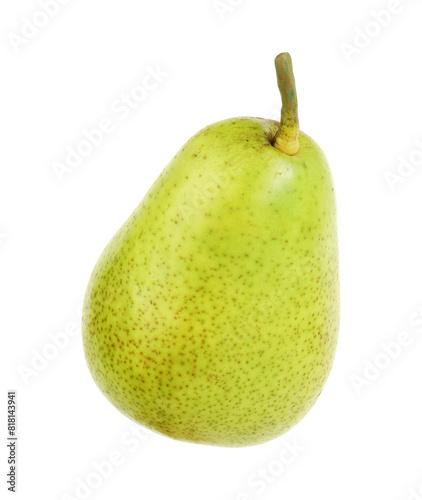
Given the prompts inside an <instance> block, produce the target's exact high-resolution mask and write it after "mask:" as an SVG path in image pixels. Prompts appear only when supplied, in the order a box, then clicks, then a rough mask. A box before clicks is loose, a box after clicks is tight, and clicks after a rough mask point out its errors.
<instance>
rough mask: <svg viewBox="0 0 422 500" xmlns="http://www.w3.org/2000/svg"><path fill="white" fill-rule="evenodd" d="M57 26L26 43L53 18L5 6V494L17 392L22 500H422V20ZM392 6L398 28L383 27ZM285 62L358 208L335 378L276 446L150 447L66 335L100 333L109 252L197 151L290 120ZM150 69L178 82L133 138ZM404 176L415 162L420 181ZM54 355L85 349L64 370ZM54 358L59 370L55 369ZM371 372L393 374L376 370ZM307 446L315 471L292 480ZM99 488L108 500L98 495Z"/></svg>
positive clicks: (141, 13)
mask: <svg viewBox="0 0 422 500" xmlns="http://www.w3.org/2000/svg"><path fill="white" fill-rule="evenodd" d="M63 3H66V2H65V1H63ZM57 5H58V4H57ZM224 6H226V8H225V9H224ZM57 8H58V12H57V14H56V15H54V16H50V17H49V18H48V19H47V22H46V25H45V26H44V27H41V28H37V27H35V34H34V32H33V33H32V38H26V39H24V40H23V41H22V39H20V41H19V42H16V40H19V38H18V36H22V30H24V29H25V28H24V27H25V26H26V22H25V21H24V20H23V18H27V19H29V20H31V19H33V17H34V16H37V15H38V17H36V19H37V23H38V24H40V23H41V24H42V23H43V22H44V21H45V16H44V18H43V16H42V15H41V16H40V15H39V12H40V11H41V8H40V5H39V3H38V1H37V0H19V1H13V2H5V1H3V2H2V3H1V7H0V19H1V21H0V30H1V33H0V34H1V42H0V53H1V81H0V85H1V89H0V109H1V114H0V120H1V147H0V190H1V192H0V235H1V236H0V262H1V264H0V265H1V279H0V284H1V292H0V293H1V296H0V304H1V334H2V335H1V342H2V347H1V367H2V370H4V372H2V373H3V375H2V377H1V378H2V389H1V393H0V399H1V400H2V404H1V411H2V416H1V417H0V422H1V428H0V434H1V435H2V436H4V439H3V441H2V442H3V445H2V452H1V463H2V471H4V472H3V475H2V480H1V482H2V483H1V485H0V487H1V490H2V494H3V493H4V492H7V485H6V476H5V474H6V458H7V450H6V444H5V443H6V441H5V439H6V431H7V429H6V394H7V390H12V389H14V390H16V391H17V394H18V413H19V420H18V423H19V448H18V451H19V470H18V474H19V477H18V494H17V497H18V498H22V499H28V500H29V499H31V500H38V499H42V500H44V499H61V500H62V499H69V498H73V499H75V498H101V499H104V500H108V499H113V500H114V499H116V498H125V499H128V500H133V499H141V498H148V499H150V500H155V499H167V498H180V499H185V500H194V499H195V500H197V499H198V498H200V499H201V500H211V499H212V500H246V499H248V500H249V499H250V500H254V499H257V498H259V499H280V498H285V499H289V500H305V499H308V498H324V499H325V500H338V499H339V498H341V499H342V500H349V499H350V500H351V499H353V500H355V499H356V498H359V499H360V500H369V499H370V500H373V499H382V500H405V499H410V498H413V499H418V498H422V460H421V449H422V431H421V422H422V404H421V386H422V363H421V355H422V342H421V337H422V325H421V324H419V325H418V323H422V309H418V308H420V307H421V306H422V290H421V283H422V259H421V255H422V228H421V214H422V196H421V189H422V166H420V164H421V163H422V152H421V151H422V124H421V119H420V117H421V116H422V98H421V88H422V85H421V83H422V73H421V44H422V31H421V28H420V19H421V15H422V5H421V2H420V1H418V0H415V1H413V2H411V1H410V0H403V1H402V2H401V3H399V4H398V6H397V4H392V5H390V4H389V3H388V1H386V0H383V1H378V0H377V1H375V0H370V1H368V0H353V1H348V2H344V1H343V2H339V1H338V0H336V1H335V0H319V1H318V2H315V1H314V0H306V1H297V2H280V1H275V0H260V1H258V0H244V1H243V2H242V1H240V0H230V1H229V0H222V1H221V2H220V8H219V9H217V8H216V5H215V2H213V0H206V1H205V0H201V1H198V0H179V1H171V0H162V1H157V2H152V1H149V2H146V1H140V0H119V1H118V2H117V1H104V0H90V1H81V0H69V1H68V2H67V3H66V5H60V6H58V7H57ZM388 8H390V10H392V11H394V14H391V15H390V17H388V15H385V14H384V15H382V16H381V18H380V17H379V18H378V19H379V20H378V21H374V16H376V13H377V12H380V11H381V10H385V9H388ZM372 11H374V12H375V13H374V12H372ZM41 12H42V11H41ZM371 12H372V13H371ZM37 13H38V14H37ZM380 19H381V21H382V22H383V24H384V26H380V22H381V21H380ZM359 29H360V30H363V32H365V30H366V31H367V32H368V33H370V38H366V39H365V35H362V32H360V31H358V30H359ZM33 30H34V28H33ZM28 31H29V35H31V31H30V28H28V27H27V28H26V32H25V33H26V35H28ZM355 38H356V40H354V39H355ZM345 44H349V45H345ZM356 44H357V45H359V47H357V45H356ZM353 47H354V49H353ZM282 51H289V52H290V53H291V55H292V57H293V63H294V68H295V75H296V82H297V90H298V97H299V111H300V121H301V129H302V130H303V131H304V132H306V133H308V134H309V135H311V136H312V137H313V138H314V139H315V140H316V141H317V142H318V143H319V144H320V146H321V147H322V149H323V150H324V151H325V153H326V155H327V157H328V159H329V161H330V164H331V167H332V171H333V175H334V179H335V185H336V191H337V200H338V225H339V239H340V258H341V285H342V286H341V291H342V320H341V330H340V341H339V347H338V352H337V357H336V361H335V365H334V369H333V371H332V373H331V376H330V378H329V381H328V383H327V385H326V387H325V390H324V391H323V393H322V395H321V397H320V399H319V401H318V402H317V404H316V405H315V407H314V408H313V409H312V411H311V412H310V413H309V414H308V415H307V416H306V418H305V419H304V420H303V421H302V422H301V423H300V424H299V425H297V426H296V427H295V428H294V429H292V430H291V431H290V432H289V433H287V434H286V435H284V436H282V437H280V438H279V439H276V440H274V441H272V442H269V443H267V444H264V445H260V446H255V447H250V448H240V449H225V448H216V447H208V446H198V445H194V444H187V443H180V442H177V441H173V440H170V439H168V438H165V437H161V436H158V435H155V434H150V435H148V436H147V437H145V436H144V435H143V434H142V433H141V435H140V438H133V437H132V438H131V440H129V438H128V434H127V433H128V432H131V431H133V430H134V429H135V430H136V426H134V425H133V424H132V423H131V422H130V421H129V420H127V419H126V418H125V417H124V416H123V415H121V414H120V413H119V412H118V411H117V410H115V409H114V407H112V405H111V404H110V403H108V401H107V400H106V399H105V398H104V396H103V395H102V394H101V393H100V391H99V390H98V389H97V388H96V386H95V385H94V382H93V381H92V379H91V376H90V374H89V372H88V370H87V368H86V365H85V361H84V358H83V352H82V345H81V336H80V332H79V331H76V332H74V331H73V336H69V335H68V334H67V333H63V332H65V329H67V331H68V332H70V333H72V328H73V327H72V323H75V324H76V325H77V327H78V328H79V323H80V313H79V311H80V303H81V301H82V299H83V295H84V291H85V287H86V285H87V281H88V278H89V276H90V273H91V270H92V268H93V266H94V264H95V261H96V259H97V258H98V256H99V255H100V253H101V251H102V249H103V247H104V246H105V245H106V243H107V242H108V240H109V239H110V238H111V237H112V236H113V234H114V233H115V231H116V230H117V229H118V228H119V227H120V225H121V224H122V223H123V222H124V221H125V219H126V218H127V217H128V216H129V214H130V213H131V212H132V210H133V209H134V208H135V207H136V205H137V204H138V203H139V202H140V201H141V199H142V197H143V196H144V194H145V193H146V191H147V190H148V189H149V187H150V185H151V184H152V183H153V181H154V180H155V178H156V177H157V176H158V174H159V173H160V172H161V170H162V169H163V168H164V166H165V165H166V164H167V162H168V161H169V160H170V159H171V157H172V156H173V155H174V154H175V152H176V151H177V150H178V149H179V148H180V147H181V146H182V145H183V143H184V142H185V141H186V140H187V139H188V138H189V137H190V136H191V135H193V134H194V133H195V132H196V131H197V130H199V129H200V128H202V127H204V126H205V125H207V124H209V123H212V122H214V121H218V120H220V119H223V118H228V117H233V116H244V115H248V116H260V117H268V118H275V119H277V118H278V114H279V109H280V97H279V94H278V90H277V84H276V77H275V71H274V66H273V60H274V57H275V56H276V55H277V54H278V53H279V52H282ZM148 67H149V68H150V69H151V68H153V69H156V68H159V69H160V71H161V72H165V73H167V76H166V77H164V78H163V81H162V82H161V83H160V84H159V85H158V86H157V88H156V89H154V90H148V91H147V93H146V97H145V99H144V100H143V101H142V102H141V103H140V104H139V106H138V108H137V109H133V110H132V111H131V113H130V114H129V116H127V117H126V118H125V119H122V116H121V115H119V114H118V113H116V112H113V111H112V104H113V102H115V101H116V100H117V101H119V100H120V99H121V98H122V94H123V93H125V92H130V91H131V90H132V89H133V87H135V86H136V85H139V84H142V81H143V79H144V78H145V75H146V74H147V71H148V69H147V68H148ZM122 113H123V112H122ZM105 117H109V118H110V120H111V122H112V125H113V127H114V129H113V132H112V133H110V134H108V135H106V137H105V138H104V141H103V142H102V144H100V145H98V146H96V147H95V148H93V151H92V153H91V154H90V155H88V156H86V157H85V158H84V159H83V161H81V162H80V164H79V165H78V166H76V167H75V168H74V169H73V170H71V171H70V172H67V173H65V174H64V175H62V176H61V177H60V178H59V176H57V175H56V173H55V171H54V169H53V162H64V160H65V157H66V150H67V148H68V146H71V147H76V145H77V144H78V143H79V142H80V141H81V140H82V139H83V130H84V129H86V130H91V129H93V128H96V127H98V126H99V123H100V122H101V120H102V119H104V118H105ZM417 140H419V145H418V144H417V143H416V142H415V141H417ZM403 159H404V160H407V161H409V162H410V163H409V164H408V166H407V167H403V166H402V167H400V168H399V166H400V164H403V165H404V163H403ZM399 170H400V173H398V172H399ZM391 174H395V175H396V176H398V177H393V176H392V175H391ZM388 176H389V177H388ZM387 177H388V179H389V180H388V179H387ZM392 179H393V180H392ZM401 332H407V334H408V337H407V338H408V342H407V345H406V346H405V347H401V348H400V349H401V351H400V352H399V353H398V354H397V355H395V358H396V359H391V356H390V357H387V355H385V354H382V353H384V352H385V351H384V349H385V345H386V344H391V342H397V339H398V338H404V335H403V334H402V333H401ZM60 333H62V335H59V334H60ZM52 335H56V338H60V339H61V342H62V344H63V345H64V344H65V343H66V342H67V345H65V346H63V345H62V347H61V349H60V351H59V352H57V349H56V351H54V348H52V347H51V345H52V340H51V339H52ZM383 343H384V347H383ZM390 348H391V346H390ZM387 349H388V348H387ZM43 352H44V353H46V354H47V355H48V356H49V357H50V358H52V359H49V360H45V359H44V362H43V361H42V360H40V355H41V356H42V353H43ZM370 363H376V364H377V365H378V366H379V367H381V366H382V368H381V369H378V368H376V367H375V369H374V368H372V369H368V368H366V371H365V367H368V366H369V364H370ZM34 367H35V368H34ZM28 370H33V371H32V372H30V376H29V375H26V376H25V375H23V373H27V374H28ZM358 377H361V378H360V385H359V382H357V381H358V380H359V378H358ZM365 377H366V378H365ZM368 378H370V379H371V380H368ZM286 446H287V447H289V446H293V447H295V448H296V449H297V452H295V454H296V456H295V457H294V460H291V461H290V462H291V463H289V464H287V465H284V466H283V464H282V463H281V462H280V461H279V457H280V454H281V455H282V454H283V449H285V447H286ZM119 453H120V454H121V455H118V454H119ZM110 454H112V456H113V457H116V456H120V461H119V465H115V466H114V469H113V471H112V472H111V473H110V474H109V476H108V477H107V478H100V480H99V481H98V478H99V476H98V475H97V476H96V475H95V474H94V475H93V473H95V466H94V464H95V463H96V464H99V463H101V462H104V461H108V460H109V457H110ZM258 475H261V476H262V477H263V478H264V476H265V478H266V479H262V481H261V482H260V483H257V477H258ZM96 480H97V483H101V484H100V485H98V484H95V481H96ZM87 481H88V482H90V483H91V485H94V484H95V487H93V489H92V490H91V491H88V490H86V489H85V490H84V489H83V488H81V487H80V488H79V489H78V488H77V486H78V485H81V484H82V483H84V484H86V482H87ZM257 484H258V485H260V487H258V485H257ZM418 489H420V495H421V496H420V497H419V496H417V494H416V492H417V491H418ZM412 491H414V493H411V492H412ZM82 493H84V494H82ZM8 494H9V495H12V494H11V493H8ZM66 495H68V496H66Z"/></svg>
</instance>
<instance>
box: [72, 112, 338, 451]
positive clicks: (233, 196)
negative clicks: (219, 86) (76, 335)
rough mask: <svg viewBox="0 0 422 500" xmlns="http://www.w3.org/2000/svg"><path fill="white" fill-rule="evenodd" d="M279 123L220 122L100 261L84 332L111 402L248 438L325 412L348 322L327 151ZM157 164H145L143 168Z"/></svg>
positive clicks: (136, 415)
mask: <svg viewBox="0 0 422 500" xmlns="http://www.w3.org/2000/svg"><path fill="white" fill-rule="evenodd" d="M277 127H278V123H277V122H274V121H272V120H264V119H258V118H235V119H229V120H224V121H222V122H218V123H215V124H213V125H210V126H208V127H206V128H204V129H203V130H201V131H200V132H198V133H197V134H196V135H195V136H194V137H193V138H191V139H190V140H189V141H188V142H187V143H186V144H185V146H184V147H183V148H182V149H181V150H180V151H179V152H178V153H177V155H176V156H175V157H174V158H173V159H172V161H171V162H170V164H169V165H168V166H167V167H166V168H165V170H164V171H163V172H162V173H161V175H160V176H159V177H158V179H157V180H156V182H155V183H154V185H153V186H152V187H151V189H150V191H149V192H148V194H147V195H146V196H145V198H144V200H143V201H142V202H141V203H140V205H139V206H138V207H137V208H136V210H135V211H134V212H133V214H132V215H131V216H130V217H129V219H128V220H127V221H126V222H125V223H124V224H123V226H122V227H121V228H120V229H119V231H118V232H117V233H116V235H115V236H114V237H113V239H112V240H111V241H110V243H109V244H108V246H107V247H106V248H105V250H104V252H103V253H102V255H101V257H100V258H99V260H98V262H97V264H96V266H95V269H94V271H93V273H92V276H91V279H90V282H89V285H88V289H87V292H86V296H85V303H84V311H83V320H82V327H83V341H84V350H85V355H86V359H87V363H88V366H89V369H90V371H91V373H92V376H93V378H94V380H95V382H96V383H97V385H98V387H99V388H100V389H101V390H102V392H103V393H104V394H105V396H106V397H107V398H108V399H109V400H110V401H111V402H112V403H113V404H114V405H115V406H116V407H117V408H118V409H119V410H120V411H121V412H122V413H124V414H125V415H127V416H128V417H129V418H131V419H132V420H134V421H136V422H138V423H139V424H142V425H143V426H146V427H148V428H150V429H153V430H155V431H157V432H159V433H161V434H164V435H167V436H170V437H172V438H175V439H180V440H185V441H192V442H196V443H204V444H211V445H220V446H248V445H254V444H258V443H262V442H265V441H268V440H270V439H273V438H275V437H277V436H279V435H281V434H282V433H284V432H286V431H287V430H288V429H290V428H291V427H292V426H293V425H295V424H296V423H297V422H298V421H299V420H300V419H301V418H302V417H303V416H304V415H305V414H306V413H307V412H308V410H309V409H310V408H311V407H312V406H313V404H314V403H315V401H316V399H317V397H318V395H319V394H320V392H321V390H322V388H323V386H324V383H325V381H326V379H327V376H328V374H329V372H330V369H331V366H332V363H333V358H334V353H335V348H336V343H337V334H338V326H339V280H338V250H337V229H336V204H335V196H334V190H333V182H332V177H331V173H330V169H329V166H328V163H327V160H326V158H325V156H324V154H323V152H322V151H321V149H320V148H319V147H318V146H317V144H316V143H315V142H314V141H313V140H312V139H311V138H310V137H308V136H307V135H305V134H303V133H300V136H299V143H300V148H299V151H298V152H297V154H295V155H294V156H288V155H286V154H284V153H282V152H280V151H279V150H278V149H276V148H275V147H273V146H272V145H271V140H272V138H273V137H274V135H275V133H276V131H277ZM144 168H146V167H144Z"/></svg>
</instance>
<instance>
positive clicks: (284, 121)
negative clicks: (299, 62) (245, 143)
mask: <svg viewBox="0 0 422 500" xmlns="http://www.w3.org/2000/svg"><path fill="white" fill-rule="evenodd" d="M275 69H276V72H277V84H278V89H279V90H280V94H281V102H282V108H281V119H280V125H279V127H278V131H277V133H276V134H275V136H274V139H273V146H274V147H275V148H277V149H278V150H279V151H281V152H282V153H285V154H287V155H290V156H293V155H295V154H296V153H297V152H298V150H299V116H298V112H297V95H296V85H295V77H294V75H293V65H292V58H291V57H290V54H289V53H288V52H283V53H281V54H279V55H278V56H277V57H276V58H275Z"/></svg>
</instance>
